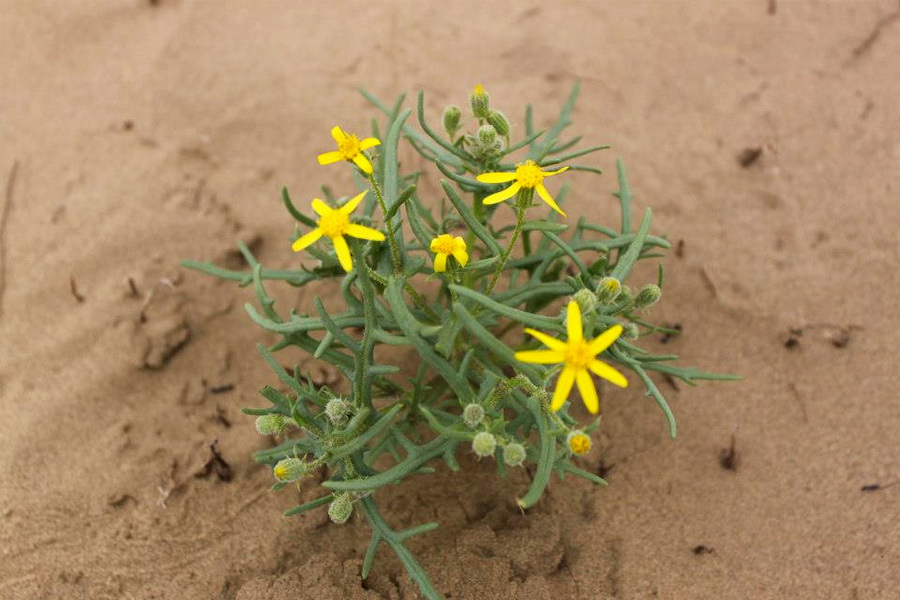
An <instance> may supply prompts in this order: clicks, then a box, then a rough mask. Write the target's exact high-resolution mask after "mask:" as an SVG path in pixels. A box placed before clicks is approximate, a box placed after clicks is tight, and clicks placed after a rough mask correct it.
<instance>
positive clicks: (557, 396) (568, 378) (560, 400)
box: [550, 367, 575, 412]
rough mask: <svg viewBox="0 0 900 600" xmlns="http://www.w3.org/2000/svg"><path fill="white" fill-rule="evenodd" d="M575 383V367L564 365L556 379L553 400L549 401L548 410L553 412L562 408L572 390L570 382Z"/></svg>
mask: <svg viewBox="0 0 900 600" xmlns="http://www.w3.org/2000/svg"><path fill="white" fill-rule="evenodd" d="M573 383H575V369H573V368H571V367H566V368H565V369H563V370H562V373H560V375H559V379H558V380H557V381H556V390H555V391H554V392H553V400H552V401H551V402H550V410H552V411H553V412H556V411H558V410H559V409H561V408H562V406H563V404H565V403H566V399H567V398H568V397H569V392H571V391H572V384H573Z"/></svg>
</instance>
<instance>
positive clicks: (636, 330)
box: [622, 321, 641, 340]
mask: <svg viewBox="0 0 900 600" xmlns="http://www.w3.org/2000/svg"><path fill="white" fill-rule="evenodd" d="M622 327H623V328H624V329H623V330H622V337H623V338H626V339H629V340H636V339H638V338H639V337H640V336H641V328H640V327H638V326H637V323H632V322H631V321H629V322H627V323H625V325H623V326H622Z"/></svg>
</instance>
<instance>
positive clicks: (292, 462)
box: [272, 458, 306, 483]
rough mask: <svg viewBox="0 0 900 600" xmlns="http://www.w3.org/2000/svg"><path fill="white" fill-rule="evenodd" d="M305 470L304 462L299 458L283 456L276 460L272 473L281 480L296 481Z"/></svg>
mask: <svg viewBox="0 0 900 600" xmlns="http://www.w3.org/2000/svg"><path fill="white" fill-rule="evenodd" d="M305 472H306V463H304V462H303V461H302V460H300V459H299V458H283V459H281V460H279V461H278V463H277V464H276V465H275V468H273V469H272V474H273V475H275V479H277V480H278V481H281V482H285V483H287V482H290V481H297V480H298V479H300V478H301V477H302V476H303V474H304V473H305Z"/></svg>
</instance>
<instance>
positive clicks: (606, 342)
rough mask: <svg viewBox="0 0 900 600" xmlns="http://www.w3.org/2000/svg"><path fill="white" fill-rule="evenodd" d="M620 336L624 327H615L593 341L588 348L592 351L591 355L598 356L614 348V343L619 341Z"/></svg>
mask: <svg viewBox="0 0 900 600" xmlns="http://www.w3.org/2000/svg"><path fill="white" fill-rule="evenodd" d="M620 335H622V326H621V325H613V326H612V327H610V328H609V329H607V330H606V331H604V332H603V333H601V334H600V335H598V336H597V337H595V338H594V339H592V340H591V342H590V344H588V348H589V349H590V351H591V354H593V355H594V356H597V355H598V354H600V353H601V352H603V351H604V350H606V349H607V348H609V347H610V346H612V344H613V342H615V341H616V340H617V339H619V336H620Z"/></svg>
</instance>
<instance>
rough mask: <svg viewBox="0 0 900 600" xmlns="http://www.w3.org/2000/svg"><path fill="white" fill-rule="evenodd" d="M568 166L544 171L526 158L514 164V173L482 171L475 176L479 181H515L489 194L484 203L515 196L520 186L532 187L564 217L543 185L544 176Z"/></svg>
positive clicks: (555, 173) (493, 202)
mask: <svg viewBox="0 0 900 600" xmlns="http://www.w3.org/2000/svg"><path fill="white" fill-rule="evenodd" d="M568 168H569V167H563V168H562V169H557V170H556V171H544V170H542V169H541V167H540V165H538V164H537V163H535V162H534V161H533V160H526V161H525V162H523V163H521V164H519V165H517V166H516V171H515V173H503V172H498V173H482V174H481V175H479V176H478V177H476V179H477V180H478V181H480V182H481V183H508V182H510V181H514V182H515V183H513V184H512V185H511V186H509V187H508V188H506V189H505V190H502V191H499V192H497V193H495V194H491V195H490V196H488V197H487V198H485V199H484V203H485V204H497V203H499V202H503V201H504V200H506V199H508V198H512V197H513V196H515V195H516V193H518V191H519V190H520V189H521V188H526V189H530V188H533V189H536V190H537V193H538V196H540V197H541V199H542V200H543V201H544V202H546V203H547V204H549V205H550V208H552V209H553V210H555V211H556V212H558V213H559V214H561V215H562V216H564V217H565V216H566V213H564V212H563V210H562V209H561V208H560V207H559V205H558V204H557V203H556V202H555V201H554V200H553V196H551V195H550V192H548V191H547V188H546V187H545V186H544V177H550V176H551V175H558V174H559V173H562V172H563V171H565V170H566V169H568Z"/></svg>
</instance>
